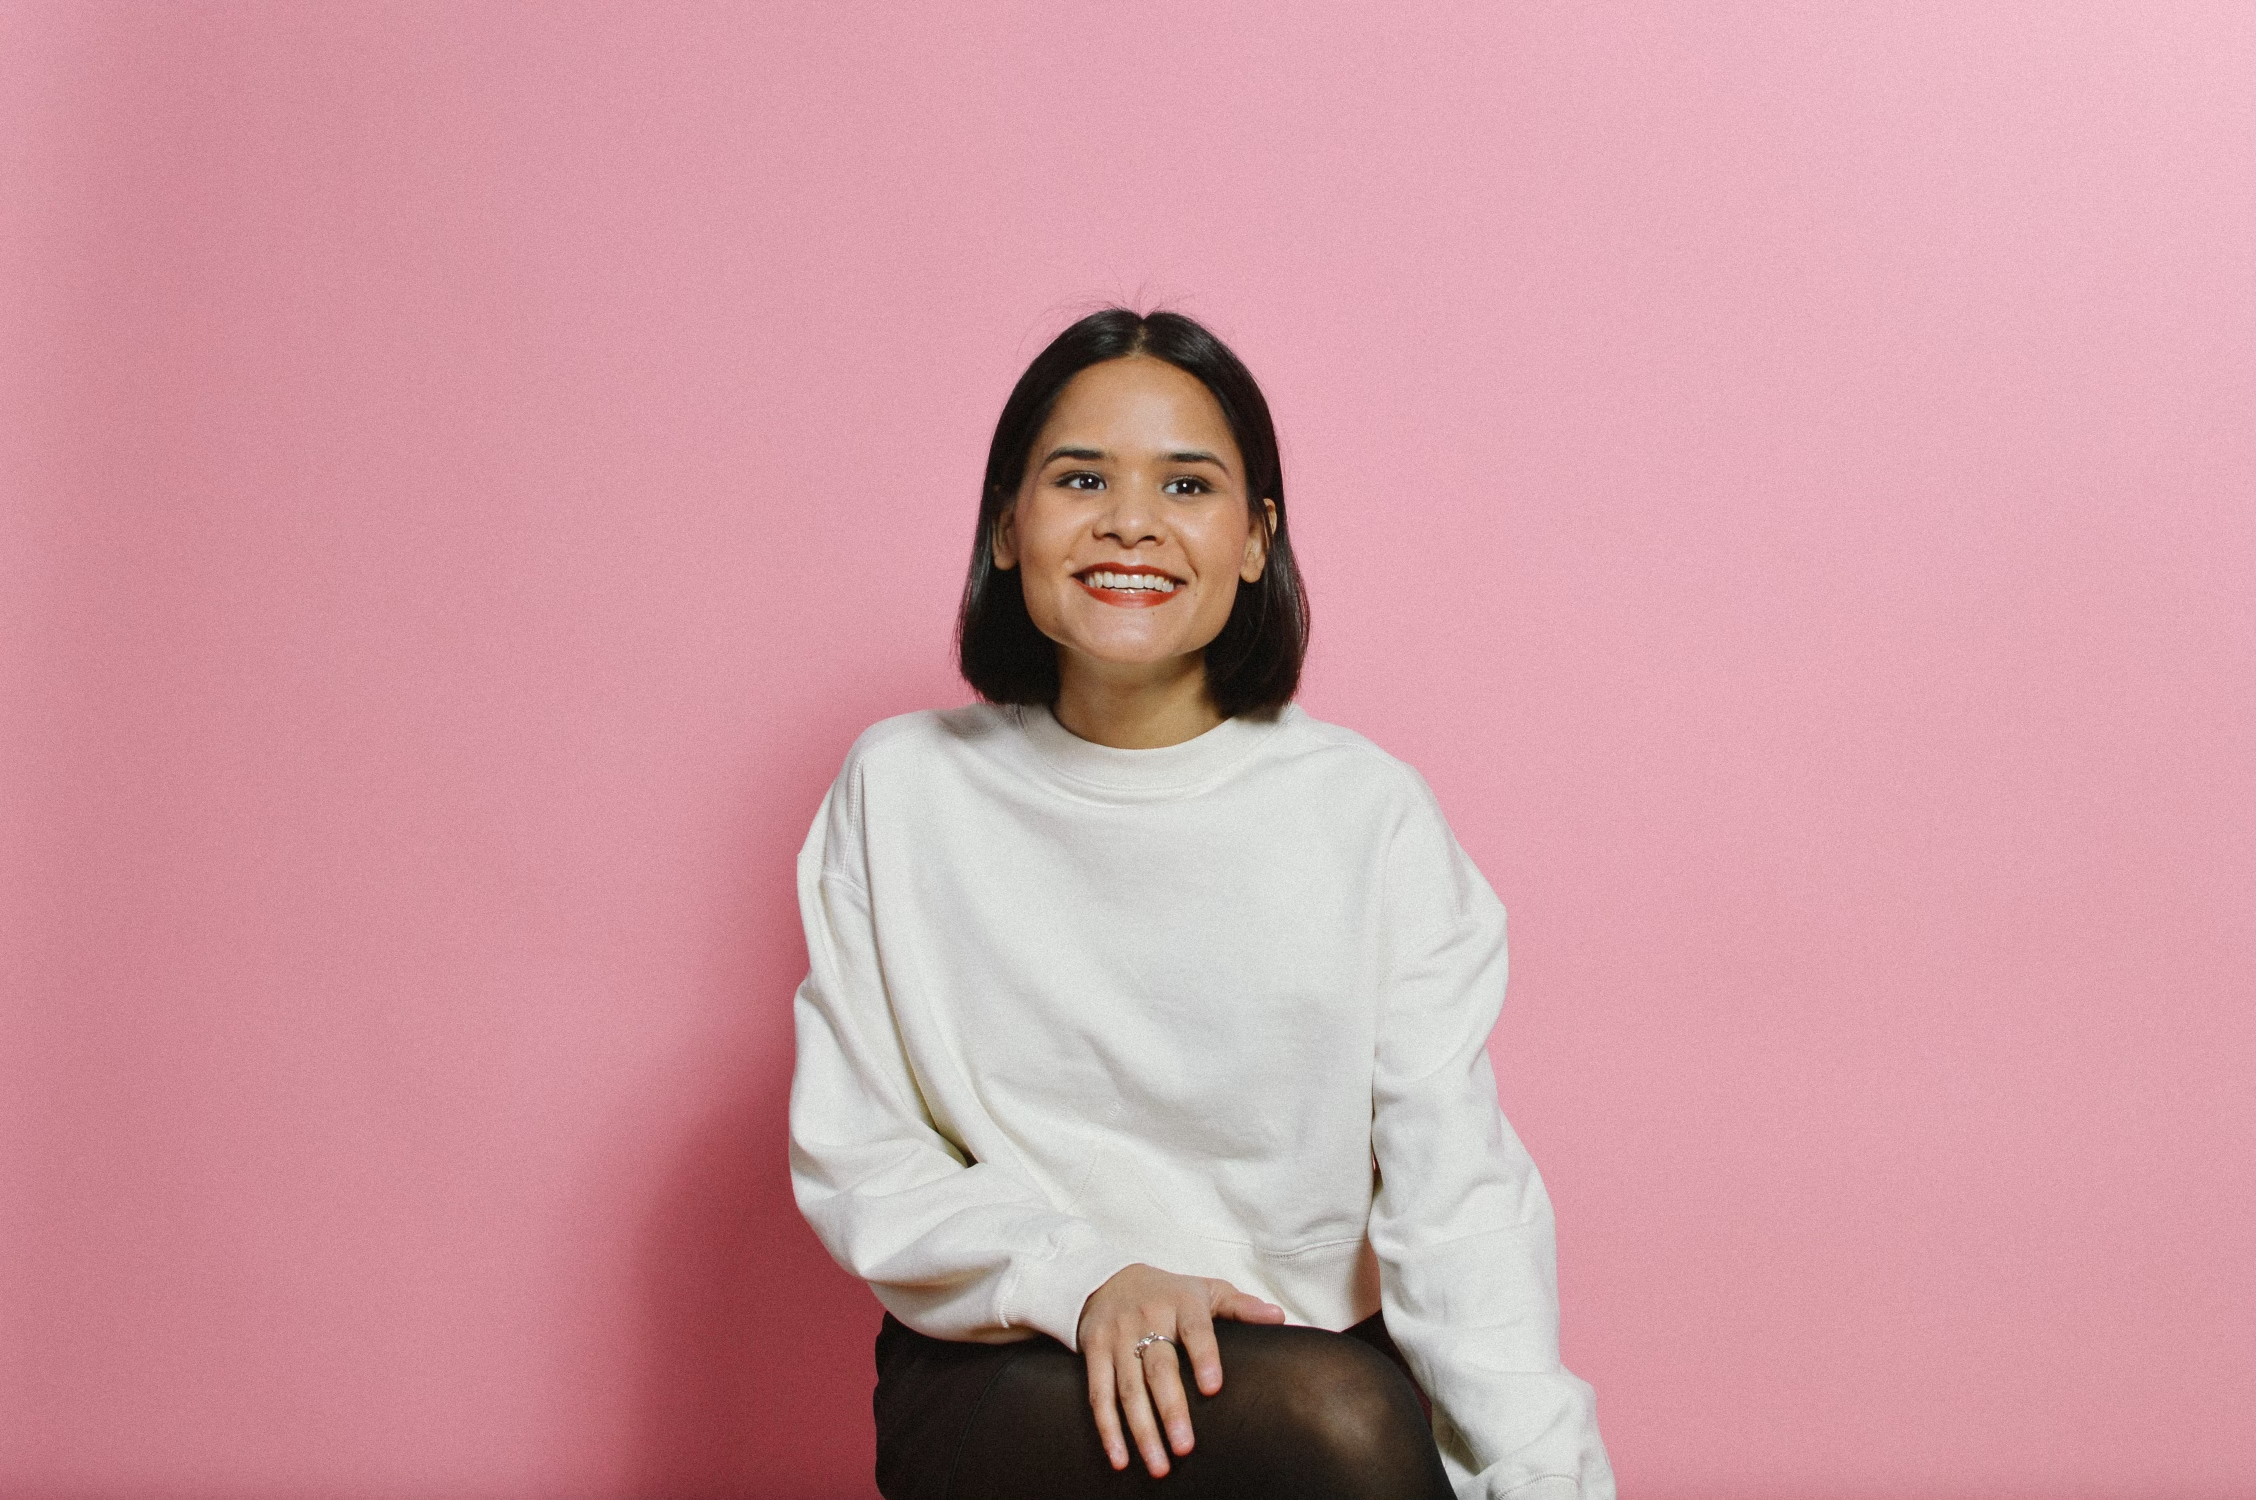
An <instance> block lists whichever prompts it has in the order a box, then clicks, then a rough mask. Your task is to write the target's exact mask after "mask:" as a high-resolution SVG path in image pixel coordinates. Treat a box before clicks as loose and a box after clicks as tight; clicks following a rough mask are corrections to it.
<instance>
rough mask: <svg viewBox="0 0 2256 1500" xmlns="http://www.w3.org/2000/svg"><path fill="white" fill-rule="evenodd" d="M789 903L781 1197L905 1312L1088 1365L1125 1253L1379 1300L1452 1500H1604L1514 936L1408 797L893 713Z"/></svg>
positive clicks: (1281, 770) (851, 761)
mask: <svg viewBox="0 0 2256 1500" xmlns="http://www.w3.org/2000/svg"><path fill="white" fill-rule="evenodd" d="M799 902H800V908H801V912H802V915H803V916H804V918H805V921H806V928H807V949H808V955H809V960H810V966H811V967H810V972H809V973H808V975H807V980H806V983H805V984H803V985H802V986H801V987H800V989H799V994H798V1000H797V1006H796V1019H797V1025H798V1067H797V1071H796V1073H795V1074H794V1076H793V1079H792V1087H791V1172H792V1185H793V1188H794V1190H795V1192H796V1193H797V1196H798V1201H799V1207H800V1209H801V1210H802V1211H803V1212H804V1213H805V1214H806V1216H807V1219H808V1221H809V1222H810V1223H811V1224H812V1225H813V1226H814V1229H815V1232H816V1234H818V1235H819V1236H821V1238H822V1241H823V1243H824V1244H825V1245H826V1246H828V1247H829V1249H830V1253H831V1254H832V1255H834V1256H835V1257H837V1259H838V1261H839V1263H840V1264H841V1265H843V1266H845V1267H846V1268H847V1269H848V1270H849V1271H851V1272H853V1273H854V1274H855V1275H857V1276H860V1277H863V1278H864V1279H866V1280H867V1281H868V1282H869V1283H870V1285H871V1287H872V1288H873V1289H874V1290H875V1292H876V1293H877V1297H878V1300H879V1301H881V1302H883V1303H884V1304H885V1306H886V1307H887V1308H889V1309H890V1310H891V1311H892V1312H893V1314H894V1315H895V1316H896V1317H898V1318H899V1319H900V1320H901V1321H902V1322H904V1323H906V1324H908V1325H909V1326H910V1327H911V1328H914V1329H917V1330H918V1331H919V1332H922V1333H926V1334H930V1335H932V1336H934V1337H937V1338H946V1339H971V1340H979V1341H986V1342H1001V1341H1006V1340H1011V1339H1017V1338H1024V1337H1028V1336H1030V1335H1032V1334H1033V1333H1035V1332H1037V1331H1038V1332H1041V1333H1046V1334H1049V1335H1050V1336H1052V1337H1053V1338H1056V1339H1058V1340H1060V1341H1061V1342H1063V1343H1064V1344H1066V1345H1067V1346H1068V1347H1073V1346H1074V1343H1075V1333H1076V1327H1077V1324H1078V1323H1079V1320H1080V1315H1081V1305H1082V1303H1083V1302H1084V1301H1086V1300H1087V1298H1088V1296H1089V1294H1090V1293H1091V1292H1093V1291H1095V1290H1096V1289H1097V1287H1098V1286H1099V1285H1101V1284H1102V1283H1103V1282H1104V1281H1105V1280H1106V1278H1108V1277H1110V1276H1111V1275H1112V1274H1113V1273H1114V1272H1115V1271H1118V1270H1120V1269H1121V1268H1122V1267H1123V1266H1126V1265H1129V1264H1131V1263H1134V1262H1137V1261H1141V1262H1144V1263H1146V1264H1149V1265H1153V1266H1157V1267H1159V1268H1161V1269H1162V1270H1167V1271H1174V1272H1178V1273H1181V1274H1184V1275H1192V1276H1217V1277H1221V1278H1222V1279H1224V1280H1226V1281H1228V1282H1230V1283H1231V1284H1232V1285H1233V1286H1236V1287H1238V1288H1239V1289H1240V1290H1242V1291H1247V1292H1251V1293H1253V1294H1254V1295H1256V1296H1258V1297H1263V1298H1266V1299H1267V1300H1269V1301H1271V1302H1274V1303H1277V1304H1278V1305H1279V1306H1281V1307H1283V1308H1284V1309H1285V1312H1286V1315H1287V1317H1288V1318H1289V1319H1290V1320H1291V1321H1293V1322H1296V1323H1306V1324H1312V1325H1314V1326H1317V1327H1322V1328H1335V1329H1336V1328H1344V1327H1346V1326H1348V1325H1349V1324H1351V1323H1354V1322H1357V1321H1358V1320H1360V1319H1363V1318H1366V1317H1368V1316H1370V1315H1371V1313H1373V1312H1375V1311H1378V1310H1380V1309H1381V1308H1384V1310H1385V1312H1386V1324H1387V1329H1388V1331H1389V1332H1390V1333H1392V1334H1393V1335H1394V1338H1395V1341H1396V1343H1397V1344H1399V1345H1400V1346H1401V1348H1402V1351H1403V1353H1404V1355H1405V1356H1406V1357H1407V1358H1408V1359H1409V1361H1410V1367H1411V1369H1412V1370H1413V1371H1414V1372H1415V1373H1416V1375H1417V1377H1418V1383H1419V1384H1420V1385H1421V1386H1423V1387H1424V1389H1425V1391H1426V1394H1427V1395H1428V1396H1429V1397H1431V1398H1432V1401H1433V1408H1434V1432H1435V1437H1436V1438H1437V1440H1438V1441H1439V1443H1440V1446H1441V1451H1442V1456H1443V1458H1444V1460H1445V1462H1446V1464H1447V1467H1448V1469H1449V1473H1450V1477H1451V1479H1452V1480H1453V1481H1454V1482H1455V1484H1456V1488H1457V1493H1458V1495H1459V1496H1460V1497H1461V1500H1500V1497H1502V1496H1505V1495H1511V1496H1513V1497H1514V1500H1611V1497H1612V1495H1613V1493H1614V1482H1613V1474H1612V1471H1611V1469H1610V1468H1609V1467H1608V1465H1607V1461H1606V1453H1605V1449H1604V1447H1603V1446H1602V1445H1601V1443H1600V1441H1599V1438H1598V1427H1597V1420H1596V1415H1595V1411H1594V1404H1593V1398H1592V1394H1591V1389H1590V1387H1589V1386H1588V1385H1587V1384H1585V1383H1584V1382H1583V1381H1581V1380H1579V1379H1577V1378H1576V1377H1575V1376H1573V1375H1572V1374H1570V1373H1568V1371H1567V1370H1566V1369H1565V1368H1564V1367H1563V1366H1562V1365H1561V1364H1560V1363H1559V1346H1558V1293H1557V1289H1556V1276H1555V1272H1554V1259H1553V1257H1554V1251H1553V1236H1552V1220H1551V1203H1550V1199H1549V1198H1548V1196H1547V1195H1546V1194H1545V1192H1544V1189H1543V1181H1542V1179H1541V1178H1540V1177H1538V1176H1537V1175H1536V1170H1535V1165H1534V1163H1533V1162H1531V1161H1530V1160H1529V1159H1528V1155H1527V1151H1526V1150H1525V1148H1523V1147H1522V1146H1521V1144H1520V1142H1519V1139H1518V1138H1517V1137H1516V1136H1515V1135H1514V1134H1513V1133H1512V1128H1511V1126H1510V1125H1508V1124H1507V1123H1506V1122H1505V1119H1504V1116H1503V1113H1502V1111H1500V1110H1499V1109H1498V1107H1497V1103H1496V1083H1495V1078H1494V1076H1493V1075H1492V1074H1491V1072H1490V1069H1489V1061H1488V1053H1487V1050H1486V1043H1487V1040H1488V1034H1489V1031H1490V1028H1491V1027H1492V1026H1494V1024H1495V1022H1496V1015H1497V1010H1498V1007H1499V1006H1500V1004H1501V1003H1502V1001H1503V997H1504V968H1505V962H1504V909H1503V907H1502V906H1500V905H1499V904H1498V903H1497V900H1496V897H1495V895H1494V894H1493V893H1492V892H1491V891H1490V890H1489V887H1488V883H1487V882H1486V881H1485V880H1483V879H1482V878H1481V874H1480V872H1479V871H1478V870H1477V869H1475V868H1474V867H1473V863H1472V861H1471V860H1470V859H1468V858H1467V857H1466V856H1465V853H1464V851H1463V850H1462V849H1460V848H1459V847H1458V846H1457V841H1456V840H1455V838H1453V837H1452V836H1451V834H1450V832H1449V827H1448V825H1447V823H1445V822H1444V821H1443V819H1442V815H1441V810H1440V808H1439V807H1438V806H1437V805H1436V804H1435V802H1434V798H1433V794H1432V792H1431V791H1430V790H1428V789H1427V787H1426V784H1425V782H1424V780H1423V779H1421V778H1420V777H1419V776H1418V774H1417V773H1416V772H1415V771H1413V770H1411V769H1410V768H1409V767H1408V766H1406V765H1404V764H1403V763H1401V762H1400V761H1398V760H1395V759H1394V758H1393V757H1392V756H1389V755H1387V754H1386V753H1385V752H1384V751H1381V750H1380V749H1378V748H1377V747H1376V746H1374V745H1372V744H1371V743H1370V742H1369V741H1367V740H1365V739H1363V738H1362V737H1361V736H1360V735H1356V734H1354V733H1351V732H1350V731H1348V730H1345V729H1341V728H1337V727H1335V726H1333V725H1329V724H1324V723H1320V722H1318V721H1316V720H1314V719H1311V718H1309V717H1308V716H1307V715H1306V714H1304V713H1302V712H1301V711H1300V710H1299V709H1298V708H1296V707H1288V708H1287V709H1285V710H1284V711H1283V712H1282V713H1281V714H1279V715H1277V716H1275V717H1274V718H1257V717H1240V718H1235V719H1230V720H1226V721H1225V722H1224V723H1223V724H1222V725H1221V726H1220V727H1218V728H1216V729H1214V730H1211V731H1210V732H1208V733H1206V734H1203V735H1200V736H1199V737H1198V738H1197V739H1194V740H1191V741H1189V742H1188V743H1185V744H1181V745H1173V746H1169V747H1168V748H1166V749H1162V750H1115V749H1110V748H1108V747H1105V746H1102V745H1095V744H1091V743H1090V742H1088V741H1086V740H1082V739H1078V738H1076V737H1075V736H1074V735H1072V734H1071V733H1069V732H1067V731H1066V730H1065V729H1064V728H1063V727H1062V726H1060V725H1059V724H1058V722H1057V720H1056V719H1055V718H1054V717H1052V716H1051V714H1050V713H1049V712H1048V711H1047V710H1045V709H1039V708H1036V709H1016V708H995V707H991V706H987V705H977V706H973V707H970V708H963V709H957V710H954V711H951V712H946V713H916V714H907V715H904V716H902V717H900V718H896V719H888V720H886V721H884V722H883V723H881V724H878V725H876V726H875V727H874V728H872V729H870V730H869V731H868V732H867V733H865V734H864V735H863V736H862V737H861V738H860V739H859V740H858V741H856V742H855V745H854V748H853V750H852V751H851V752H850V753H849V754H848V756H847V757H846V765H845V769H844V770H843V771H841V772H840V773H839V777H838V780H837V782H836V783H835V784H834V785H833V786H832V787H831V789H830V793H829V795H828V796H826V797H825V798H824V799H823V805H822V808H821V810H820V811H819V812H818V813H817V814H816V816H815V823H814V828H813V830H812V831H811V832H810V833H809V834H808V836H807V843H806V847H805V848H804V849H803V850H802V851H801V853H800V856H799Z"/></svg>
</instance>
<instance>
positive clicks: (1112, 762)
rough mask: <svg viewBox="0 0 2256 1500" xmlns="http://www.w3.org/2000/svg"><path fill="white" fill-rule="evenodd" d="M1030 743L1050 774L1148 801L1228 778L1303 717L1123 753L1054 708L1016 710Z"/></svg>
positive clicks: (1246, 720) (1088, 789)
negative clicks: (1081, 731)
mask: <svg viewBox="0 0 2256 1500" xmlns="http://www.w3.org/2000/svg"><path fill="white" fill-rule="evenodd" d="M1011 712H1012V714H1013V716H1014V717H1015V718H1016V719H1017V720H1018V723H1019V727H1020V728H1021V729H1023V730H1024V731H1025V734H1026V744H1027V746H1028V748H1029V749H1030V750H1032V752H1033V754H1034V756H1035V758H1036V759H1037V760H1038V761H1039V762H1040V763H1041V764H1042V765H1043V766H1044V767H1045V768H1046V769H1048V770H1050V771H1052V772H1054V773H1056V774H1057V776H1059V777H1060V778H1061V779H1063V780H1064V781H1066V782H1069V783H1071V784H1072V785H1073V786H1074V787H1075V788H1076V789H1077V790H1079V791H1081V792H1083V793H1084V794H1090V793H1093V794H1096V795H1099V796H1105V797H1108V798H1111V799H1117V800H1121V801H1130V802H1143V801H1153V800H1159V799H1164V798H1167V797H1172V796H1181V795H1183V794H1184V793H1186V792H1191V791H1196V790H1197V789H1199V788H1200V787H1203V786H1206V785H1209V784H1211V783H1213V782H1215V781H1218V780H1220V779H1221V778H1222V777H1223V776H1225V775H1227V774H1228V773H1229V772H1230V770H1231V768H1232V767H1234V766H1236V765H1237V764H1238V763H1239V762H1240V761H1242V760H1244V759H1245V758H1246V756H1247V755H1249V754H1251V753H1252V752H1253V750H1254V749H1255V748H1256V747H1258V746H1259V745H1260V744H1261V743H1262V742H1263V741H1264V740H1266V739H1268V738H1269V736H1270V735H1272V734H1275V733H1276V732H1277V730H1278V729H1279V728H1280V727H1281V726H1283V725H1284V724H1286V723H1288V722H1290V721H1291V720H1292V719H1293V718H1295V717H1297V716H1299V714H1300V708H1299V706H1298V705H1296V704H1289V703H1288V704H1286V705H1285V707H1284V708H1283V709H1282V710H1280V711H1279V712H1278V713H1276V714H1275V715H1263V716H1259V717H1256V716H1254V715H1249V714H1240V715H1238V716H1237V717H1236V718H1231V719H1224V720H1223V721H1222V722H1221V723H1219V724H1217V725H1215V726H1214V727H1213V728H1212V729H1209V730H1208V731H1207V732H1206V733H1204V734H1202V735H1200V736H1198V738H1196V739H1190V740H1185V741H1184V742H1183V743H1182V744H1180V745H1166V746H1162V747H1161V748H1159V749H1157V750H1119V749H1115V748H1114V747H1113V746H1111V745H1099V744H1096V743H1094V742H1093V741H1090V740H1085V739H1082V738H1081V737H1080V736H1079V735H1077V734H1075V733H1074V732H1073V731H1072V730H1070V729H1067V728H1066V727H1065V726H1064V725H1063V724H1060V723H1059V722H1058V721H1057V715H1055V714H1053V713H1052V712H1050V710H1049V709H1047V708H1043V707H1039V706H1034V707H1021V708H1016V709H1013V710H1012V711H1011Z"/></svg>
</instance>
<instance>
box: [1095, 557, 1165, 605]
mask: <svg viewBox="0 0 2256 1500" xmlns="http://www.w3.org/2000/svg"><path fill="white" fill-rule="evenodd" d="M1073 581H1074V582H1076V583H1078V584H1080V585H1081V587H1083V588H1085V589H1087V590H1088V591H1089V592H1090V593H1091V594H1093V595H1095V596H1096V597H1097V598H1099V599H1102V600H1103V601H1104V602H1105V603H1107V604H1125V605H1151V604H1164V603H1165V602H1167V600H1168V599H1169V598H1170V597H1172V596H1173V595H1174V593H1175V592H1176V590H1178V589H1181V588H1183V587H1184V586H1185V585H1184V583H1183V580H1182V579H1180V578H1177V577H1175V576H1174V575H1173V574H1172V573H1164V572H1161V571H1160V570H1159V569H1158V568H1145V567H1128V568H1124V567H1109V566H1104V565H1099V566H1097V567H1094V568H1083V569H1082V570H1081V571H1080V572H1078V573H1076V574H1074V575H1073Z"/></svg>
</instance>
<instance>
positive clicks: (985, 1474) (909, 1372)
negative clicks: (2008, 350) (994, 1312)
mask: <svg viewBox="0 0 2256 1500" xmlns="http://www.w3.org/2000/svg"><path fill="white" fill-rule="evenodd" d="M1214 1335H1215V1342H1216V1344H1217V1345H1218V1346H1219V1348H1220V1351H1221V1356H1222V1389H1221V1390H1220V1391H1219V1392H1217V1393H1216V1394H1215V1395H1212V1396H1204V1395H1201V1394H1200V1393H1199V1390H1198V1387H1197V1385H1196V1383H1195V1382H1194V1381H1192V1380H1191V1378H1190V1373H1189V1365H1188V1362H1186V1363H1185V1364H1184V1365H1183V1367H1182V1368H1183V1385H1184V1388H1185V1390H1186V1392H1187V1395H1188V1402H1189V1406H1190V1416H1191V1426H1192V1431H1193V1434H1194V1437H1195V1443H1194V1446H1193V1448H1192V1450H1191V1451H1190V1452H1189V1453H1187V1454H1184V1455H1182V1456H1180V1457H1173V1456H1172V1455H1171V1467H1170V1469H1169V1471H1168V1473H1167V1475H1166V1476H1165V1477H1164V1478H1161V1479H1156V1480H1155V1479H1153V1478H1152V1477H1151V1475H1150V1474H1149V1473H1148V1472H1146V1471H1145V1468H1144V1464H1143V1460H1142V1458H1141V1456H1135V1457H1132V1458H1131V1460H1130V1462H1129V1465H1128V1467H1127V1468H1126V1469H1125V1470H1117V1471H1116V1470H1115V1469H1114V1468H1113V1467H1112V1465H1111V1463H1110V1462H1109V1461H1108V1460H1107V1459H1106V1458H1105V1453H1104V1445H1103V1444H1102V1442H1101V1441H1100V1440H1099V1439H1098V1437H1097V1424H1096V1419H1095V1418H1094V1416H1092V1415H1091V1413H1090V1410H1089V1395H1088V1391H1089V1383H1088V1375H1087V1373H1086V1366H1085V1364H1084V1363H1083V1360H1082V1357H1081V1356H1080V1355H1079V1354H1077V1353H1075V1352H1074V1351H1073V1350H1070V1349H1068V1348H1066V1347H1065V1346H1064V1345H1063V1344H1061V1343H1059V1342H1058V1341H1057V1340H1056V1339H1053V1338H1049V1337H1047V1336H1045V1335H1037V1336H1035V1337H1033V1338H1030V1339H1026V1340H1023V1341H1021V1342H1018V1343H1012V1344H970V1343H959V1342H955V1341H952V1340H947V1339H935V1338H928V1337H926V1336H925V1335H924V1334H921V1333H918V1332H916V1331H915V1330H913V1329H911V1328H909V1327H907V1326H906V1325H904V1324H902V1323H900V1322H899V1321H897V1320H896V1319H895V1318H894V1317H893V1316H892V1314H890V1313H888V1314H886V1317H885V1321H884V1324H883V1325H882V1326H881V1327H880V1329H879V1330H878V1335H877V1394H876V1397H875V1399H874V1405H875V1407H876V1412H877V1487H878V1490H879V1492H880V1493H881V1494H883V1495H884V1497H885V1500H1080V1497H1127V1496H1147V1495H1148V1496H1166V1497H1168V1500H1259V1497H1262V1496H1268V1495H1275V1496H1279V1497H1283V1496H1291V1497H1293V1500H1321V1497H1328V1496H1337V1497H1340V1500H1347V1497H1353V1500H1451V1490H1450V1487H1449V1480H1448V1477H1447V1475H1446V1474H1445V1473H1444V1472H1443V1470H1442V1467H1441V1455H1440V1453H1439V1451H1438V1450H1436V1448H1435V1447H1434V1441H1433V1431H1432V1427H1431V1424H1430V1420H1429V1417H1428V1407H1427V1405H1426V1400H1425V1397H1424V1395H1423V1393H1421V1392H1420V1391H1419V1390H1418V1387H1417V1384H1416V1382H1415V1381H1413V1380H1412V1379H1411V1377H1410V1371H1409V1366H1408V1365H1407V1364H1405V1363H1404V1362H1403V1358H1402V1352H1401V1350H1399V1349H1397V1348H1396V1347H1395V1344H1394V1340H1393V1339H1391V1338H1389V1337H1388V1336H1387V1331H1386V1324H1385V1322H1384V1321H1383V1320H1382V1319H1381V1318H1380V1317H1379V1316H1378V1315H1376V1314H1374V1315H1373V1316H1371V1317H1369V1318H1366V1319H1365V1320H1364V1321H1363V1322H1361V1323H1358V1324H1356V1325H1355V1326H1354V1327H1353V1328H1350V1329H1347V1330H1345V1331H1344V1332H1341V1333H1332V1332H1328V1331H1326V1330H1324V1329H1321V1328H1299V1327H1284V1326H1278V1325H1271V1324H1259V1323H1233V1322H1227V1321H1217V1322H1216V1324H1215V1325H1214ZM1147 1357H1151V1356H1147ZM1130 1448H1131V1450H1133V1448H1134V1444H1133V1442H1132V1441H1131V1443H1130Z"/></svg>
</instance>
